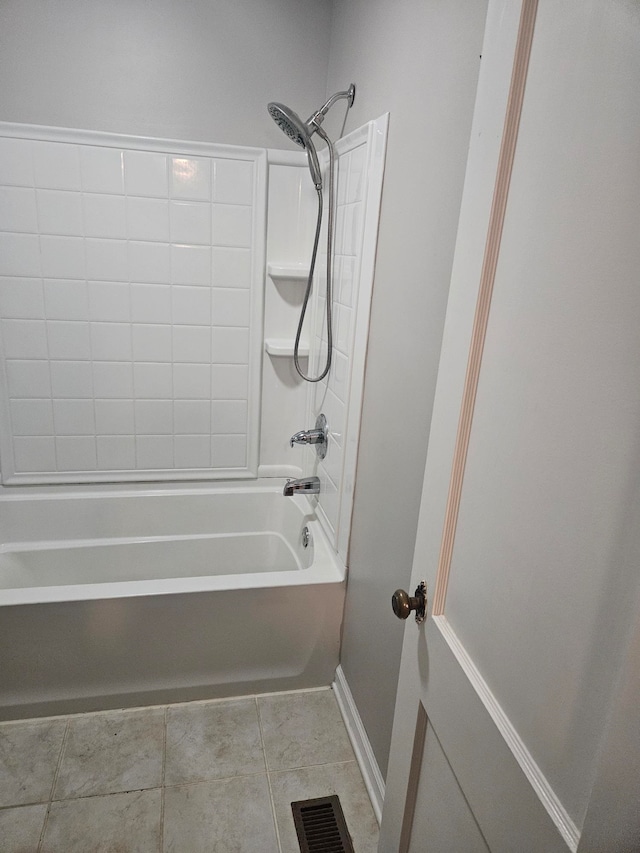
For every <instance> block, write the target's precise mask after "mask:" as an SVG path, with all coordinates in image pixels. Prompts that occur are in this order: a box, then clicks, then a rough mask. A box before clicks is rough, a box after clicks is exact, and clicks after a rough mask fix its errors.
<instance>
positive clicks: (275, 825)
mask: <svg viewBox="0 0 640 853" xmlns="http://www.w3.org/2000/svg"><path fill="white" fill-rule="evenodd" d="M254 699H255V703H256V714H257V716H258V729H259V730H260V743H261V745H262V756H263V758H264V766H265V770H266V771H267V787H268V788H269V802H270V803H271V818H272V820H273V828H274V830H275V833H276V844H277V845H278V850H279V851H280V853H282V844H281V842H280V831H279V829H278V820H277V818H276V804H275V801H274V798H273V789H272V787H271V774H270V772H269V762H268V760H267V749H266V745H265V742H264V734H263V731H262V718H261V717H260V703H259V702H258V697H257V696H255V697H254Z"/></svg>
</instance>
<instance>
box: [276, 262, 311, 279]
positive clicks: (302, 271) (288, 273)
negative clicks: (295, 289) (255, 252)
mask: <svg viewBox="0 0 640 853" xmlns="http://www.w3.org/2000/svg"><path fill="white" fill-rule="evenodd" d="M267 273H268V274H269V275H270V276H271V278H272V279H274V280H278V281H301V282H305V281H306V280H307V278H308V276H309V267H308V266H305V264H267Z"/></svg>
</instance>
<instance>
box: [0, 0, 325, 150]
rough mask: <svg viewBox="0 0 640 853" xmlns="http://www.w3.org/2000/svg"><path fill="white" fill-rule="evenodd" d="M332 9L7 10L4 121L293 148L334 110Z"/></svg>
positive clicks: (37, 0)
mask: <svg viewBox="0 0 640 853" xmlns="http://www.w3.org/2000/svg"><path fill="white" fill-rule="evenodd" d="M330 16H331V3H330V2H329V0H269V2H264V0H242V1H241V2H239V0H189V2H175V0H154V1H153V2H149V0H109V2H104V0H56V2H50V0H5V2H3V3H2V4H0V80H1V81H2V82H1V84H0V119H1V120H4V121H13V122H26V123H30V124H48V125H53V126H60V127H81V128H85V129H89V130H106V131H112V132H114V133H129V134H136V135H143V136H157V137H168V138H173V139H189V140H203V141H211V142H220V143H222V142H224V143H231V144H235V145H256V146H265V147H269V146H271V147H278V148H283V147H285V145H283V136H282V134H281V132H280V131H279V130H278V129H277V127H276V126H275V125H274V124H273V122H271V120H270V119H269V118H268V114H267V112H266V105H267V103H268V102H269V101H271V100H276V101H283V102H285V103H290V104H291V105H292V106H293V108H294V109H296V110H297V109H299V110H300V111H301V112H302V113H304V112H305V111H308V112H311V111H312V110H313V109H314V106H315V105H316V104H319V103H321V102H322V100H323V99H324V95H325V87H326V74H327V55H328V51H329V27H330Z"/></svg>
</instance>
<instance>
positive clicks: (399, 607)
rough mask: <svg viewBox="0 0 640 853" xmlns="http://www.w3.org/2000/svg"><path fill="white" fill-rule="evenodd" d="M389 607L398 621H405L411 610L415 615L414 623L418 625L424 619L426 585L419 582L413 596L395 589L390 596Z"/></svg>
mask: <svg viewBox="0 0 640 853" xmlns="http://www.w3.org/2000/svg"><path fill="white" fill-rule="evenodd" d="M391 606H392V607H393V612H394V613H395V614H396V616H397V617H398V619H406V618H407V617H408V616H409V614H410V613H411V611H412V610H415V613H416V622H417V623H418V624H420V623H421V622H424V620H425V618H426V610H427V585H426V583H425V582H424V581H421V582H420V583H419V584H418V586H417V587H416V591H415V594H414V595H409V593H408V592H405V591H404V590H403V589H397V590H396V591H395V592H394V593H393V595H392V596H391Z"/></svg>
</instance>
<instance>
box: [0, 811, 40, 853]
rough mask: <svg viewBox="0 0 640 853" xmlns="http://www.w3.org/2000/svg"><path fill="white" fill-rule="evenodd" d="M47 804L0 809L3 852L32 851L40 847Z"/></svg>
mask: <svg viewBox="0 0 640 853" xmlns="http://www.w3.org/2000/svg"><path fill="white" fill-rule="evenodd" d="M46 814H47V804H46V803H42V804H41V805H38V806H19V807H18V808H15V809H1V810H0V850H2V853H31V851H34V850H37V849H38V843H39V841H40V834H41V833H42V827H43V826H44V819H45V815H46Z"/></svg>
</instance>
